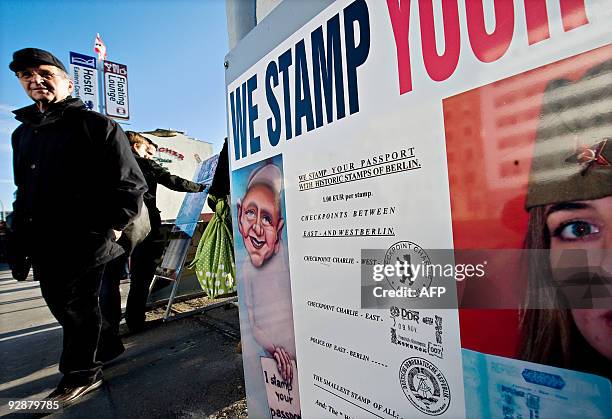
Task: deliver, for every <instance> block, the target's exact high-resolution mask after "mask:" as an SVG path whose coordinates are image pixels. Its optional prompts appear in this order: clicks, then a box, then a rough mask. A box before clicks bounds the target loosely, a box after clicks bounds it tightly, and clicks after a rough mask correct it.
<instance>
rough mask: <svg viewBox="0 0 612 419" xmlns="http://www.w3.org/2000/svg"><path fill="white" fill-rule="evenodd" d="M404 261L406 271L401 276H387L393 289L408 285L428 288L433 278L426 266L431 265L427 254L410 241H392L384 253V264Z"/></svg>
mask: <svg viewBox="0 0 612 419" xmlns="http://www.w3.org/2000/svg"><path fill="white" fill-rule="evenodd" d="M397 262H399V263H400V264H404V263H406V264H407V265H408V269H407V272H405V275H402V276H399V277H398V276H395V275H394V276H387V282H388V283H389V285H390V286H391V287H392V288H394V289H396V290H397V289H399V288H400V287H408V288H413V289H417V290H421V289H423V288H429V287H430V286H431V282H432V280H433V274H432V272H431V270H430V269H428V268H427V267H428V266H429V265H431V259H430V258H429V255H428V254H427V253H426V252H425V250H423V248H422V247H421V246H419V245H418V244H416V243H413V242H410V241H406V240H403V241H399V242H397V243H394V244H393V245H392V246H391V247H390V248H389V249H387V252H386V253H385V265H394V266H395V264H396V263H397Z"/></svg>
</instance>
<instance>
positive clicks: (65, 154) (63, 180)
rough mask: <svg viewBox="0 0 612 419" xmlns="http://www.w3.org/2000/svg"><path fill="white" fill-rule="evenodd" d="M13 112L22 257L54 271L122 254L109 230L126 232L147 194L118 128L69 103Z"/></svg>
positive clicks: (74, 101)
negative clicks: (30, 257) (51, 266)
mask: <svg viewBox="0 0 612 419" xmlns="http://www.w3.org/2000/svg"><path fill="white" fill-rule="evenodd" d="M14 113H15V115H16V119H17V120H19V121H21V122H22V124H21V125H20V126H19V127H18V128H17V129H16V130H15V132H14V133H13V137H12V145H13V170H14V175H15V185H16V186H17V191H16V197H15V202H14V204H13V208H14V217H15V220H14V231H15V233H16V235H17V236H18V237H19V239H20V242H21V243H22V246H23V251H24V253H26V254H29V255H33V260H34V263H35V264H36V262H37V261H38V262H40V263H47V262H53V263H57V265H58V269H70V268H77V269H83V268H88V267H93V266H97V265H100V264H103V263H106V262H108V261H110V260H111V259H113V258H115V257H117V256H118V255H120V254H121V253H122V252H123V250H122V249H121V247H120V246H118V245H117V244H116V243H115V241H114V235H113V232H112V230H113V229H115V230H123V229H124V228H125V227H126V226H127V225H128V223H129V222H130V220H131V219H132V218H133V217H134V216H135V215H136V214H137V213H138V209H139V207H140V206H141V205H142V200H143V195H144V193H145V192H146V190H147V186H146V182H145V180H144V176H143V174H142V172H141V170H140V168H139V167H138V165H137V164H136V161H135V159H134V156H133V155H132V152H131V150H130V145H129V142H128V140H127V138H126V136H125V134H124V132H123V130H122V129H121V127H119V125H118V124H117V123H116V122H114V121H112V120H111V119H109V118H107V117H105V116H103V115H101V114H99V113H96V112H92V111H88V110H87V109H86V108H85V106H84V105H83V102H81V100H80V99H76V98H70V97H69V98H68V99H66V100H64V101H62V102H59V103H57V104H54V105H52V106H50V107H49V109H48V110H47V111H46V112H45V113H41V112H39V110H38V108H37V107H36V105H31V106H27V107H25V108H22V109H19V110H16V111H14Z"/></svg>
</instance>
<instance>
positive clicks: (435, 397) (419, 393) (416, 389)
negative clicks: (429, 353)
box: [399, 357, 451, 416]
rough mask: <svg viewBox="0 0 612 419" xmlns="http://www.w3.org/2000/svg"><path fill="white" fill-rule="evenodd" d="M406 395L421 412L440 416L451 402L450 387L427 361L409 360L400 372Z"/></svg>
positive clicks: (439, 372) (404, 363)
mask: <svg viewBox="0 0 612 419" xmlns="http://www.w3.org/2000/svg"><path fill="white" fill-rule="evenodd" d="M399 381H400V386H401V387H402V390H403V391H404V395H405V396H406V398H407V399H408V400H409V401H410V403H412V405H413V406H414V407H416V408H417V409H418V410H420V411H421V412H423V413H425V414H428V415H430V416H438V415H441V414H442V413H444V412H446V409H448V406H449V405H450V401H451V394H450V387H449V386H448V382H447V381H446V378H445V377H444V375H443V374H442V372H441V371H440V370H439V369H438V367H436V366H435V365H434V364H433V363H431V362H429V361H428V360H426V359H423V358H418V357H413V358H408V359H406V360H405V361H404V362H402V365H401V366H400V370H399Z"/></svg>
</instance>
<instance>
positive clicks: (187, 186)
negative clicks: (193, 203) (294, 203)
mask: <svg viewBox="0 0 612 419" xmlns="http://www.w3.org/2000/svg"><path fill="white" fill-rule="evenodd" d="M135 157H136V161H137V163H138V166H140V169H141V170H142V173H143V174H144V177H145V179H146V181H147V186H148V188H149V189H148V191H147V192H146V193H145V195H144V203H145V205H146V206H147V209H148V210H149V217H150V220H151V229H152V230H153V229H156V228H159V226H160V225H161V217H160V215H159V210H158V209H157V204H156V202H155V201H156V199H157V184H158V183H159V184H160V185H163V186H165V187H166V188H168V189H171V190H173V191H177V192H202V191H203V190H204V185H202V184H199V183H195V182H191V181H190V180H187V179H183V178H182V177H179V176H176V175H173V174H170V172H169V171H168V169H166V168H165V167H163V166H161V165H160V164H159V163H157V162H156V161H154V160H150V159H145V158H142V157H139V156H135Z"/></svg>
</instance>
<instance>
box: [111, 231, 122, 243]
mask: <svg viewBox="0 0 612 419" xmlns="http://www.w3.org/2000/svg"><path fill="white" fill-rule="evenodd" d="M122 233H123V232H122V231H119V230H113V234H114V235H115V241H117V240H119V237H121V234H122Z"/></svg>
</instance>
